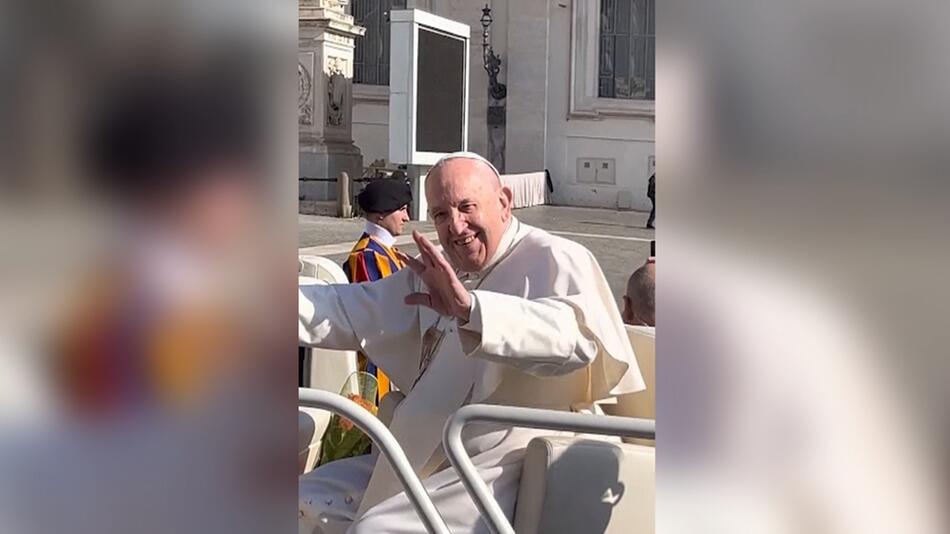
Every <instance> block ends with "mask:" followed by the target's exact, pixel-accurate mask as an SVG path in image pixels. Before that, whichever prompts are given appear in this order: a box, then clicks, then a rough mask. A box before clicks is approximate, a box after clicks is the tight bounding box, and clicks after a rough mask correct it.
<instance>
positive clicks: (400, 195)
mask: <svg viewBox="0 0 950 534" xmlns="http://www.w3.org/2000/svg"><path fill="white" fill-rule="evenodd" d="M411 201H412V190H411V189H410V188H409V184H407V183H406V181H405V180H400V179H398V178H386V179H384V180H375V181H372V182H370V183H369V185H367V186H366V188H365V189H363V191H362V192H361V193H360V194H359V195H357V196H356V202H357V203H359V205H360V209H361V210H363V217H364V218H365V219H366V220H367V221H369V222H371V223H373V224H375V225H377V226H380V227H382V228H385V229H386V230H387V231H388V232H389V233H390V234H392V235H394V236H397V235H400V234H402V232H403V229H404V228H405V227H406V223H407V222H409V212H408V207H409V202H411Z"/></svg>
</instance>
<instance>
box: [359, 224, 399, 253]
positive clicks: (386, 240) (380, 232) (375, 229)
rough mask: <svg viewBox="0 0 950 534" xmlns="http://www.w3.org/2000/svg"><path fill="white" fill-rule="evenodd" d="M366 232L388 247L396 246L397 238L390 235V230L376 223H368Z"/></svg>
mask: <svg viewBox="0 0 950 534" xmlns="http://www.w3.org/2000/svg"><path fill="white" fill-rule="evenodd" d="M364 232H366V234H367V235H369V236H370V237H372V238H373V239H375V240H376V241H379V242H380V243H382V244H383V245H385V246H387V247H391V246H393V245H395V244H396V238H395V237H393V235H392V234H391V233H389V230H387V229H385V228H383V227H382V226H380V225H378V224H376V223H374V222H370V221H366V229H365V230H364Z"/></svg>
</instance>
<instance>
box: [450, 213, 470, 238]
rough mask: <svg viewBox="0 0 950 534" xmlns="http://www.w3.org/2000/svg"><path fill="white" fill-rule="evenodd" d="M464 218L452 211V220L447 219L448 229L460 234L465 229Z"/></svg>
mask: <svg viewBox="0 0 950 534" xmlns="http://www.w3.org/2000/svg"><path fill="white" fill-rule="evenodd" d="M465 226H466V225H465V219H463V218H462V216H461V214H459V213H453V214H452V220H451V221H449V230H450V231H451V232H452V233H453V234H454V235H461V234H462V232H464V231H465Z"/></svg>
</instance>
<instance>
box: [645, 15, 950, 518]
mask: <svg viewBox="0 0 950 534" xmlns="http://www.w3.org/2000/svg"><path fill="white" fill-rule="evenodd" d="M657 9H658V13H657V22H658V29H657V32H656V34H657V44H658V48H657V119H658V121H657V128H656V130H657V151H658V152H657V161H658V163H657V166H658V167H659V169H660V172H659V175H660V181H659V183H658V185H657V190H658V199H657V202H658V203H659V204H660V212H661V213H663V214H664V215H665V220H664V224H663V225H661V228H660V229H659V234H658V240H660V241H662V249H663V256H664V258H663V267H662V270H663V275H662V276H661V277H660V279H659V282H658V283H659V285H658V291H657V323H658V324H659V325H661V328H660V329H659V331H658V342H657V347H658V352H657V408H658V419H659V420H660V424H659V425H658V432H659V433H658V439H657V446H658V455H657V458H658V462H659V463H658V465H657V468H658V472H657V473H658V476H657V482H658V496H657V506H658V511H657V512H658V513H657V523H656V525H657V532H662V533H666V532H709V531H717V532H718V531H746V532H828V533H838V532H864V533H868V532H897V531H900V532H946V531H947V530H948V527H950V525H948V524H947V517H946V514H947V506H946V503H947V502H948V499H950V495H948V492H947V482H948V476H947V475H948V474H950V418H948V417H947V406H948V405H950V388H948V387H947V383H948V379H950V358H948V357H947V347H950V328H947V317H948V316H950V309H948V304H947V303H948V302H950V285H948V284H947V282H946V272H947V268H948V260H950V246H948V245H950V232H948V228H950V209H948V207H947V205H948V202H950V194H948V193H950V181H948V180H947V177H948V168H950V167H948V155H950V151H948V150H947V148H948V147H950V68H948V65H950V56H948V55H947V53H946V51H947V49H948V44H950V43H948V37H947V31H946V28H945V26H946V22H947V21H948V20H950V3H947V2H939V1H917V0H914V1H911V2H884V1H870V2H869V1H856V0H834V1H820V2H819V1H812V0H806V1H797V2H787V1H775V0H765V1H760V2H730V1H722V0H714V1H707V2H689V1H686V0H665V1H662V2H657Z"/></svg>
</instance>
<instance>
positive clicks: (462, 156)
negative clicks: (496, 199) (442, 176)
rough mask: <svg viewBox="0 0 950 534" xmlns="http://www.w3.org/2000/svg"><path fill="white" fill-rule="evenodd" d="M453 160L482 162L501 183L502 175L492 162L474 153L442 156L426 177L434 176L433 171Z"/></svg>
mask: <svg viewBox="0 0 950 534" xmlns="http://www.w3.org/2000/svg"><path fill="white" fill-rule="evenodd" d="M453 159H473V160H475V161H481V162H482V163H484V164H485V165H488V168H489V169H491V172H492V173H494V174H495V177H496V178H498V182H499V183H501V173H499V172H498V169H496V168H495V166H494V165H492V164H491V162H490V161H488V160H487V159H485V158H484V157H482V156H481V155H479V154H476V153H474V152H452V153H451V154H446V155H444V156H442V157H441V158H439V161H437V162H435V165H433V166H432V168H431V169H429V172H428V173H426V177H427V178H428V176H429V175H430V174H432V171H434V170H436V169H438V168H439V167H441V166H442V165H443V164H445V162H446V161H449V160H453Z"/></svg>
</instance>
